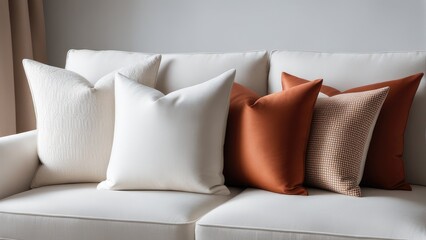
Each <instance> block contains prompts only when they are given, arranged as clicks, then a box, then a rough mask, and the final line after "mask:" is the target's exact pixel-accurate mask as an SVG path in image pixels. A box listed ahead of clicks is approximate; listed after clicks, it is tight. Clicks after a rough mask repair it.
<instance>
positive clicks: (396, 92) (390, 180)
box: [282, 73, 423, 190]
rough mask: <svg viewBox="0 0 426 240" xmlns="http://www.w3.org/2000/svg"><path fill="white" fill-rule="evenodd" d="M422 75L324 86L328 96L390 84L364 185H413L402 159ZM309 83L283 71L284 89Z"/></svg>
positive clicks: (389, 187)
mask: <svg viewBox="0 0 426 240" xmlns="http://www.w3.org/2000/svg"><path fill="white" fill-rule="evenodd" d="M422 77H423V73H418V74H415V75H412V76H408V77H405V78H401V79H398V80H392V81H386V82H381V83H375V84H371V85H366V86H362V87H357V88H353V89H349V90H346V91H344V92H340V91H339V90H337V89H334V88H332V87H329V86H326V85H323V86H322V88H321V92H322V93H324V94H326V95H328V96H335V95H338V94H341V93H352V92H362V91H368V90H374V89H379V88H383V87H390V90H389V93H388V96H387V98H386V100H385V102H384V103H383V106H382V109H381V112H380V115H379V118H378V119H377V123H376V126H375V128H374V132H373V136H372V139H371V142H370V148H369V150H368V154H367V160H366V165H365V169H364V175H363V180H362V183H361V184H362V185H364V186H370V187H376V188H383V189H395V190H411V187H410V185H409V184H408V183H406V182H405V172H404V161H403V158H402V155H403V150H404V132H405V127H406V125H407V119H408V114H409V112H410V108H411V103H412V101H413V98H414V95H415V94H416V91H417V88H418V86H419V84H420V80H421V79H422ZM306 82H309V81H308V80H305V79H301V78H298V77H296V76H292V75H290V74H287V73H283V74H282V85H283V89H289V88H291V87H294V86H298V85H300V84H304V83H306Z"/></svg>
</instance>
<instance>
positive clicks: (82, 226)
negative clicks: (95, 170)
mask: <svg viewBox="0 0 426 240" xmlns="http://www.w3.org/2000/svg"><path fill="white" fill-rule="evenodd" d="M230 190H231V195H229V196H219V195H205V194H196V193H187V192H173V191H104V190H96V184H69V185H56V186H48V187H41V188H37V189H33V190H30V191H27V192H23V193H20V194H17V195H14V196H11V197H9V198H6V199H3V200H0V239H4V238H5V239H22V240H24V239H31V240H38V239H40V240H49V239H52V240H54V239H61V240H68V239H70V240H71V239H73V240H75V239H79V240H82V239H91V240H96V239H102V240H108V239H123V240H127V239H138V240H141V239H150V240H151V239H185V240H186V239H194V231H195V222H196V221H197V220H198V219H199V218H200V217H201V216H203V215H204V214H205V213H207V212H208V211H210V210H211V209H213V208H215V207H217V206H218V205H220V204H222V203H224V202H225V201H227V200H229V199H230V198H232V197H233V196H235V195H236V194H237V193H238V192H239V190H237V189H230Z"/></svg>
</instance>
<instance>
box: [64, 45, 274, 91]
mask: <svg viewBox="0 0 426 240" xmlns="http://www.w3.org/2000/svg"><path fill="white" fill-rule="evenodd" d="M150 55H152V54H149V53H139V52H124V51H112V50H101V51H96V50H87V49H83V50H75V49H71V50H69V51H68V54H67V61H66V65H65V68H66V69H68V70H72V71H74V72H76V73H79V74H81V75H82V76H84V77H86V78H87V79H89V80H90V79H94V80H97V79H98V77H100V76H103V75H105V74H107V73H109V72H111V71H113V70H114V69H118V68H120V67H122V66H125V65H123V64H124V63H127V62H132V61H135V60H138V59H144V58H146V57H147V56H150ZM99 66H101V67H99ZM194 69H195V70H196V71H194ZM229 69H236V70H237V73H236V75H235V82H237V83H240V84H242V85H244V86H246V87H248V88H250V89H251V90H253V91H255V92H256V93H257V94H259V95H265V94H266V92H267V82H268V71H269V56H268V52H267V51H251V52H236V53H175V54H172V53H166V54H162V58H161V64H160V70H159V73H158V81H157V85H156V89H158V90H160V91H161V92H162V93H164V94H167V93H170V92H173V91H176V90H178V89H181V88H184V87H190V86H193V85H196V84H199V83H202V82H204V81H205V80H206V79H211V78H214V77H216V76H218V75H220V74H222V73H224V72H225V71H227V70H229ZM97 76H98V77H97Z"/></svg>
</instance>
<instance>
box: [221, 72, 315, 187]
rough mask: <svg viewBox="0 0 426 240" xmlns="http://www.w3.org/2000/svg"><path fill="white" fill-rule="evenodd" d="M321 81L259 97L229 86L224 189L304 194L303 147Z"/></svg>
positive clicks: (306, 139) (244, 88) (305, 144)
mask: <svg viewBox="0 0 426 240" xmlns="http://www.w3.org/2000/svg"><path fill="white" fill-rule="evenodd" d="M321 84H322V80H315V81H312V82H308V83H306V84H301V85H300V86H297V87H294V88H291V89H288V90H285V91H282V92H279V93H274V94H270V95H267V96H263V97H260V96H258V95H257V94H256V93H254V92H253V91H251V90H249V89H248V88H246V87H244V86H242V85H239V84H237V83H234V86H233V88H232V92H231V100H230V101H231V102H230V108H229V115H228V124H227V131H226V139H225V148H224V156H225V159H224V161H225V162H224V175H225V181H226V184H228V185H232V186H241V187H255V188H260V189H264V190H268V191H272V192H277V193H283V194H298V195H307V191H306V189H305V188H304V187H303V181H304V171H305V169H304V164H305V155H306V147H307V142H308V139H309V130H310V126H311V120H312V114H313V108H314V105H315V102H316V99H317V96H318V93H319V91H320V88H321Z"/></svg>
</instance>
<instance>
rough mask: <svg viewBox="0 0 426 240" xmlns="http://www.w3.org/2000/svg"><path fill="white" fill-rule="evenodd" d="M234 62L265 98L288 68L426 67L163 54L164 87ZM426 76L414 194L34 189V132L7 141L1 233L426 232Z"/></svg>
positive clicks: (374, 70) (415, 130) (320, 58)
mask: <svg viewBox="0 0 426 240" xmlns="http://www.w3.org/2000/svg"><path fill="white" fill-rule="evenodd" d="M147 55H149V54H143V53H127V52H117V51H99V52H97V51H89V50H70V52H69V53H68V57H67V63H66V68H67V69H69V70H72V71H75V72H77V73H79V74H81V75H82V76H84V77H86V78H87V79H97V78H98V77H99V76H102V75H104V74H106V73H108V72H111V71H113V70H114V69H117V68H119V67H121V66H124V65H127V64H129V63H131V62H134V61H137V60H138V59H141V58H145V57H146V56H147ZM230 68H235V69H237V75H236V82H239V83H241V84H243V85H245V86H247V87H249V88H251V89H252V90H254V91H255V92H257V93H259V94H261V95H265V94H267V93H268V92H269V93H270V92H276V91H280V85H279V84H280V75H281V71H288V72H291V73H294V74H298V75H299V76H301V77H305V78H307V79H314V78H317V77H323V78H324V83H325V84H329V83H331V85H333V86H335V87H337V88H341V89H346V88H349V87H354V86H358V85H365V84H368V83H374V82H380V81H385V80H390V79H396V78H399V77H404V76H407V75H409V74H413V73H417V72H426V53H423V52H411V53H378V54H325V53H311V52H286V51H281V52H280V51H275V52H272V53H271V54H269V53H268V52H266V51H258V52H248V53H225V54H165V55H163V60H162V63H161V67H160V73H159V79H158V85H157V87H158V89H159V90H161V91H163V92H165V93H168V92H170V91H173V90H176V89H179V88H182V87H186V86H190V85H194V84H196V83H198V82H197V81H199V80H198V79H209V78H211V77H214V76H215V75H218V74H220V73H222V72H224V71H226V70H228V69H230ZM425 130H426V83H425V80H424V79H423V80H422V83H421V85H420V87H419V90H418V92H417V95H416V97H415V100H414V103H413V107H412V111H411V114H410V118H409V123H408V127H407V130H406V142H405V155H404V156H405V168H406V174H407V180H408V181H409V182H410V183H411V184H413V185H412V186H413V191H389V190H381V189H372V188H363V189H362V190H363V197H361V198H356V197H348V196H344V195H340V194H337V193H332V192H327V191H324V190H318V189H309V196H290V195H281V194H276V193H272V192H267V191H263V190H259V189H237V188H231V195H229V196H219V195H205V194H196V193H185V192H174V191H99V190H96V183H81V184H68V185H55V186H46V187H40V188H35V189H32V190H30V183H31V180H32V176H33V174H34V172H35V171H36V169H37V166H38V164H39V160H38V157H37V138H36V134H37V133H36V131H31V132H26V133H22V134H17V135H14V136H8V137H3V138H0V239H15V240H18V239H19V240H24V239H31V240H49V239H61V240H62V239H63V240H68V239H70V240H71V239H106V240H109V239H123V240H124V239H126V240H127V239H129V240H130V239H132V240H133V239H150V240H153V239H168V240H170V239H188V240H189V239H197V240H198V239H201V240H207V239H221V240H227V239H315V240H325V239H415V240H417V239H419V240H420V239H426V136H425Z"/></svg>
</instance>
